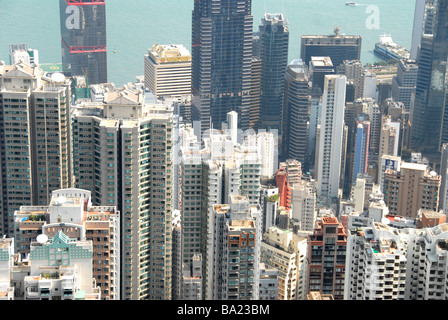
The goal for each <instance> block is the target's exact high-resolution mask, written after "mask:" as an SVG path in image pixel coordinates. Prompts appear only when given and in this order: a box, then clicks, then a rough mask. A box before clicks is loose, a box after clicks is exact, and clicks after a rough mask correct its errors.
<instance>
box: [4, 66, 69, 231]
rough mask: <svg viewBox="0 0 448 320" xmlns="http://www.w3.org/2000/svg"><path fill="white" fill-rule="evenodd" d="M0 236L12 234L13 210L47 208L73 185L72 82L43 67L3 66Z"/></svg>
mask: <svg viewBox="0 0 448 320" xmlns="http://www.w3.org/2000/svg"><path fill="white" fill-rule="evenodd" d="M0 88H1V89H0V117H1V124H0V139H1V140H2V141H3V142H2V146H3V147H2V157H1V158H2V160H0V161H1V165H0V168H1V169H0V170H1V172H2V177H3V178H2V179H1V181H0V188H1V190H3V192H2V196H1V197H0V212H2V214H1V219H0V234H9V235H12V234H13V225H14V223H13V216H14V211H15V210H18V209H19V208H20V206H24V205H46V204H48V202H49V200H50V197H51V192H52V191H53V190H56V189H60V188H68V187H71V186H72V182H73V181H72V163H71V157H70V156H69V154H70V148H71V140H70V96H71V94H70V80H69V79H68V78H65V76H63V75H62V74H60V73H55V74H52V75H49V74H47V73H46V72H44V71H42V69H40V68H39V67H38V66H34V67H32V66H30V65H28V64H26V63H23V62H19V63H17V64H15V65H5V64H0Z"/></svg>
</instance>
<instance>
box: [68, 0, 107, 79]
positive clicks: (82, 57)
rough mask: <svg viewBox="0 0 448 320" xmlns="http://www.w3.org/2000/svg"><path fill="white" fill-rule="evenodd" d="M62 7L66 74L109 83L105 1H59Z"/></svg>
mask: <svg viewBox="0 0 448 320" xmlns="http://www.w3.org/2000/svg"><path fill="white" fill-rule="evenodd" d="M59 10H60V26H61V49H62V67H63V72H64V74H66V75H67V76H85V77H86V79H87V82H88V83H89V84H97V83H106V82H107V34H106V33H107V32H106V31H107V26H106V0H59Z"/></svg>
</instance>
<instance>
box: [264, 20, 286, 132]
mask: <svg viewBox="0 0 448 320" xmlns="http://www.w3.org/2000/svg"><path fill="white" fill-rule="evenodd" d="M259 41H260V58H261V66H262V67H261V118H260V126H259V128H260V129H265V130H271V129H274V130H278V133H279V134H280V135H281V132H282V109H283V88H284V84H285V71H286V67H287V66H288V45H289V28H288V21H287V20H286V19H285V17H284V16H283V14H281V13H280V14H270V13H266V14H265V15H264V17H263V19H261V25H260V40H259Z"/></svg>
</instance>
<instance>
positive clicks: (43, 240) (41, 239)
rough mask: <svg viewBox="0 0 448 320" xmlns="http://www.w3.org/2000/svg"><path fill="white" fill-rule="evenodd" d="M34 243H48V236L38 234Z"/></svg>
mask: <svg viewBox="0 0 448 320" xmlns="http://www.w3.org/2000/svg"><path fill="white" fill-rule="evenodd" d="M36 241H37V242H39V243H42V244H43V243H46V242H47V241H48V236H47V235H45V234H40V235H38V236H37V238H36Z"/></svg>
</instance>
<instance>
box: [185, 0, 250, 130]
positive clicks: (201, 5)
mask: <svg viewBox="0 0 448 320" xmlns="http://www.w3.org/2000/svg"><path fill="white" fill-rule="evenodd" d="M251 8H252V1H251V0H196V1H195V2H194V9H193V15H192V18H193V19H192V20H193V21H192V50H191V53H192V94H193V100H192V115H193V120H201V127H202V131H204V130H206V129H208V128H210V125H213V127H214V128H217V129H220V128H221V124H222V123H223V122H225V121H226V115H227V113H228V112H230V111H236V112H238V114H239V116H238V119H239V122H240V123H239V128H240V129H243V130H245V129H248V128H249V121H250V100H251V99H250V92H251V69H252V28H253V17H252V15H251Z"/></svg>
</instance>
